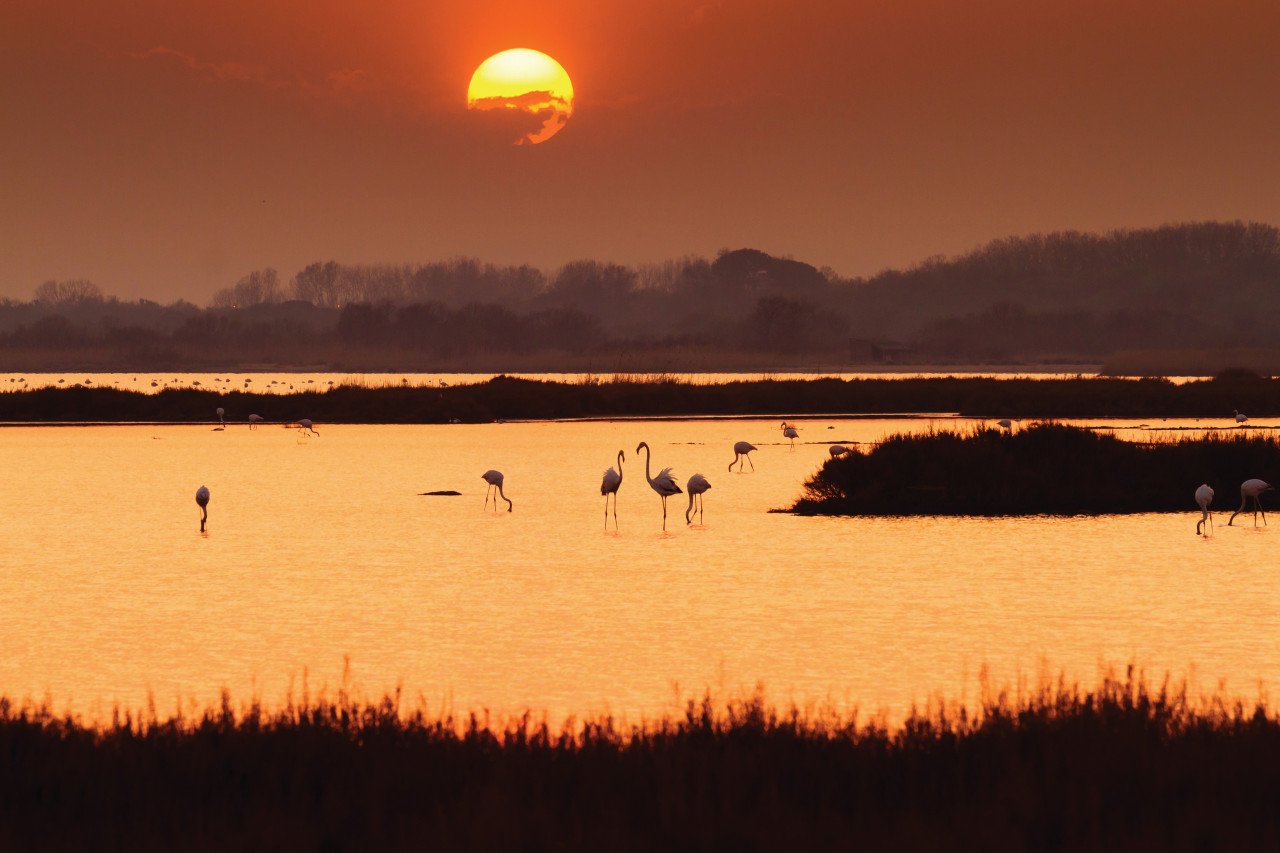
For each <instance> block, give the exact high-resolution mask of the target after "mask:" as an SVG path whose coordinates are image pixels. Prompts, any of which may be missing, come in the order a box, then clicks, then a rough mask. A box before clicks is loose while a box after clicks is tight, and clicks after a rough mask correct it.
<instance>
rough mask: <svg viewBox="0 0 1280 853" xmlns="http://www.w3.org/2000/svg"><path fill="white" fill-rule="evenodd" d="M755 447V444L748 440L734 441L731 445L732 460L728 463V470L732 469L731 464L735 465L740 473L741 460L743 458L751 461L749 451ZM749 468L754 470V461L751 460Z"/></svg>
mask: <svg viewBox="0 0 1280 853" xmlns="http://www.w3.org/2000/svg"><path fill="white" fill-rule="evenodd" d="M755 449H756V446H755V445H754V444H752V443H751V442H749V441H739V442H736V443H735V444H734V445H733V461H732V462H730V463H729V470H730V471H732V470H733V466H734V465H737V466H738V471H739V473H741V471H742V460H744V459H745V460H746V461H748V462H751V451H753V450H755ZM751 470H752V471H754V470H756V463H754V462H751Z"/></svg>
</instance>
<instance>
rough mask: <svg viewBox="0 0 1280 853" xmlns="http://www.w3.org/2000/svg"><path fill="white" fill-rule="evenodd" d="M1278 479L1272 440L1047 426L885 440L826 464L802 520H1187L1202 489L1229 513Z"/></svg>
mask: <svg viewBox="0 0 1280 853" xmlns="http://www.w3.org/2000/svg"><path fill="white" fill-rule="evenodd" d="M1277 474H1280V439H1277V438H1275V437H1273V436H1270V435H1265V436H1264V435H1258V434H1240V433H1238V432H1236V431H1235V430H1231V431H1230V432H1229V433H1228V432H1225V431H1224V432H1221V433H1216V434H1210V435H1208V436H1206V437H1203V438H1201V437H1195V438H1190V437H1188V438H1181V439H1177V440H1170V441H1154V440H1153V441H1146V442H1140V441H1124V440H1121V439H1119V438H1116V437H1115V436H1113V435H1110V434H1106V433H1099V432H1094V431H1092V430H1087V429H1080V428H1077V427H1068V426H1062V425H1057V424H1041V425H1033V426H1030V427H1027V428H1025V429H1022V430H1018V431H1015V432H1012V433H1010V432H1006V431H1004V430H997V429H991V428H980V429H976V430H972V431H969V432H956V431H950V430H946V431H939V432H930V433H926V434H922V435H892V436H889V437H888V438H886V439H885V440H884V441H882V442H881V443H879V444H877V445H876V446H875V447H874V448H872V449H871V450H870V451H869V452H861V451H859V450H854V451H852V452H850V453H847V454H844V455H842V456H840V457H839V458H833V459H829V460H827V461H826V462H825V463H824V464H823V466H822V468H821V469H820V470H819V471H818V472H817V473H816V474H815V475H814V476H813V478H812V479H810V480H809V482H807V483H806V484H805V495H804V497H803V498H801V499H800V501H798V502H797V503H796V505H795V506H794V507H793V508H792V511H794V512H797V513H800V514H802V515H1040V514H1048V515H1077V514H1098V513H1132V512H1191V511H1192V510H1194V509H1196V502H1195V500H1194V493H1195V490H1196V488H1197V486H1199V485H1200V484H1205V483H1207V484H1209V485H1210V486H1211V487H1212V488H1213V489H1214V491H1215V492H1216V493H1217V500H1218V505H1217V507H1216V508H1217V509H1231V508H1233V507H1234V505H1235V502H1236V501H1237V500H1238V499H1239V497H1240V484H1241V483H1243V482H1245V481H1246V480H1249V479H1250V478H1251V477H1255V476H1261V477H1268V478H1274V477H1276V476H1277Z"/></svg>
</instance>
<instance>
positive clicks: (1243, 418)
mask: <svg viewBox="0 0 1280 853" xmlns="http://www.w3.org/2000/svg"><path fill="white" fill-rule="evenodd" d="M1231 414H1233V415H1235V416H1236V423H1238V424H1240V425H1241V426H1243V425H1244V422H1245V421H1247V420H1249V416H1248V415H1242V414H1240V412H1239V411H1237V410H1236V409H1232V410H1231Z"/></svg>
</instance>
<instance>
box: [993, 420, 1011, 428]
mask: <svg viewBox="0 0 1280 853" xmlns="http://www.w3.org/2000/svg"><path fill="white" fill-rule="evenodd" d="M996 426H998V427H1000V428H1001V429H1008V430H1011V429H1013V421H1011V420H1009V419H1008V418H1002V419H1001V420H998V421H996Z"/></svg>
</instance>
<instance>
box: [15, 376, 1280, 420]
mask: <svg viewBox="0 0 1280 853" xmlns="http://www.w3.org/2000/svg"><path fill="white" fill-rule="evenodd" d="M219 407H221V408H224V409H225V410H226V417H227V419H228V421H231V422H243V421H245V420H246V419H247V418H248V416H249V414H251V413H252V414H257V415H261V416H262V417H264V418H265V419H266V420H267V421H268V422H288V421H294V420H298V419H299V418H310V419H311V420H313V421H315V422H317V423H448V422H449V421H453V420H459V421H463V422H470V423H476V422H485V421H492V420H495V419H499V418H503V419H507V418H511V419H555V418H587V417H644V416H674V417H679V416H696V415H776V416H783V417H795V416H803V415H838V414H849V415H857V414H878V413H912V412H955V413H959V414H962V415H971V416H974V417H994V418H1005V417H1009V418H1081V417H1117V418H1124V417H1139V418H1148V417H1150V418H1155V417H1205V418H1221V419H1223V420H1224V422H1229V421H1230V418H1231V415H1232V412H1233V411H1235V410H1237V409H1238V410H1240V411H1243V412H1248V413H1249V414H1250V415H1251V416H1252V417H1253V418H1255V419H1257V418H1265V417H1280V380H1276V379H1262V378H1259V377H1257V376H1254V375H1252V374H1248V373H1244V372H1240V371H1235V372H1228V373H1226V374H1223V375H1222V376H1220V377H1218V378H1215V379H1210V380H1204V381H1198V382H1190V383H1186V384H1183V385H1175V384H1173V383H1172V382H1169V381H1167V380H1163V379H1114V378H1086V377H1080V378H1074V379H995V378H955V377H948V378H934V379H853V380H847V381H846V380H840V379H813V380H794V381H790V380H759V381H752V382H728V383H724V384H718V385H701V384H692V383H688V382H681V381H678V380H674V379H670V380H668V379H651V380H644V381H630V380H617V381H601V382H596V381H587V382H574V383H566V382H541V381H536V380H528V379H516V378H512V377H505V376H502V377H498V378H495V379H492V380H489V381H487V382H483V383H478V384H475V385H459V386H451V387H438V388H437V387H412V386H396V387H382V388H370V387H363V386H336V387H333V388H331V389H327V390H324V391H307V392H299V393H296V394H287V395H285V394H279V395H277V394H258V393H253V392H248V391H225V392H219V391H213V390H203V389H194V388H193V389H168V390H164V391H161V392H160V393H157V394H143V393H139V392H133V391H122V390H116V389H112V388H92V387H70V388H41V389H34V390H29V391H12V392H4V393H0V423H2V422H8V423H14V422H104V421H110V422H131V421H136V422H208V421H212V420H214V419H215V415H214V410H215V409H217V408H219Z"/></svg>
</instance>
